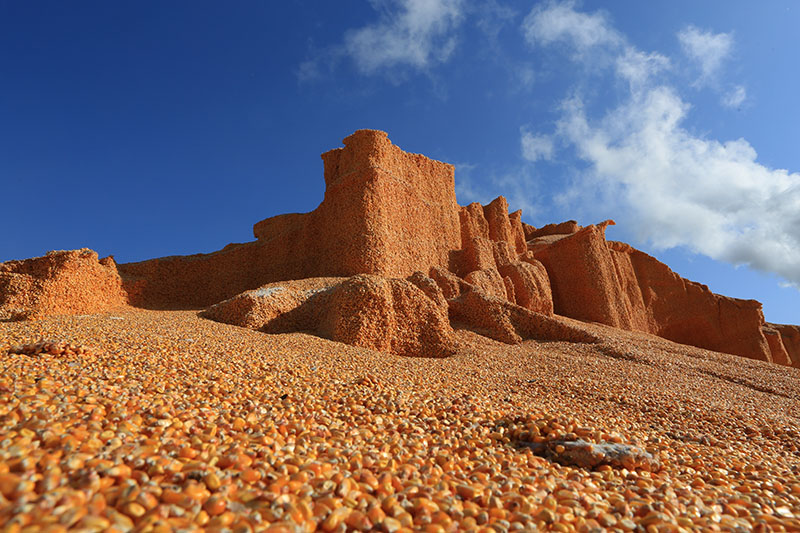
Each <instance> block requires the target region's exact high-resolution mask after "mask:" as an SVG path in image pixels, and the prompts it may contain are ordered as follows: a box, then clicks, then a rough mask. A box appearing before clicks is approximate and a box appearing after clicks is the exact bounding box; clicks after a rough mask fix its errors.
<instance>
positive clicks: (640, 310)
mask: <svg viewBox="0 0 800 533" xmlns="http://www.w3.org/2000/svg"><path fill="white" fill-rule="evenodd" d="M344 144H345V146H344V147H343V148H336V149H334V150H331V151H329V152H326V153H324V154H322V159H323V161H324V167H325V173H324V177H325V185H326V190H325V198H324V200H323V201H322V203H321V204H320V205H319V207H318V208H317V209H315V210H314V211H312V212H311V213H306V214H296V213H292V214H286V215H280V216H277V217H272V218H269V219H266V220H263V221H261V222H259V223H257V224H256V225H255V226H254V229H253V232H254V235H255V236H256V238H257V239H258V240H257V241H255V242H251V243H245V244H231V245H228V246H226V247H225V248H224V249H222V250H220V251H218V252H214V253H212V254H197V255H193V256H182V257H165V258H160V259H153V260H150V261H144V262H140V263H129V264H125V265H120V266H119V268H118V269H117V267H116V265H114V263H113V259H110V258H109V259H106V260H103V261H104V262H98V261H97V258H96V255H93V254H94V252H91V251H90V250H82V251H74V252H58V253H57V254H55V255H52V256H50V255H49V256H47V257H45V258H37V259H33V260H29V261H27V262H9V263H7V264H5V265H0V299H2V300H0V310H2V312H3V313H4V316H9V317H11V316H13V317H14V318H22V319H24V318H25V317H26V316H36V315H40V314H42V313H47V314H57V313H83V312H92V311H98V310H102V309H106V308H108V307H110V306H113V305H116V304H117V303H120V302H121V303H124V301H125V300H127V301H128V302H129V303H130V304H131V305H134V306H136V307H144V308H151V309H185V308H199V307H208V306H212V305H214V304H218V303H219V302H222V301H225V304H224V305H223V306H221V307H217V308H215V309H214V310H211V311H210V313H211V314H209V316H215V315H214V314H215V313H216V314H217V315H216V316H217V319H219V320H223V321H226V322H233V323H236V324H240V325H244V326H248V327H252V324H251V322H257V323H259V324H261V326H260V327H262V328H264V329H265V330H267V331H272V332H286V331H296V330H309V331H315V332H317V333H321V334H326V335H327V336H328V337H330V338H334V339H339V340H343V341H344V340H346V339H349V341H347V342H350V341H352V342H356V343H357V344H359V345H362V346H370V347H373V348H374V347H377V346H379V345H380V346H384V347H385V348H386V349H389V348H391V349H392V350H394V351H395V352H394V353H399V352H398V350H399V349H400V348H399V347H400V346H402V345H403V341H402V340H399V339H402V338H404V337H405V336H406V334H408V333H410V332H413V333H412V337H413V338H414V339H416V340H415V341H413V343H417V344H416V345H415V346H416V347H415V348H413V349H407V350H406V349H405V348H403V349H402V351H404V353H409V354H411V353H415V352H418V351H420V349H421V347H422V346H423V344H424V342H423V341H422V339H424V338H428V339H430V340H431V342H432V343H433V345H436V346H439V345H441V346H444V344H442V343H445V344H446V342H445V337H446V336H447V335H446V334H445V333H447V334H449V332H448V328H450V326H449V325H447V324H444V323H441V322H440V321H439V320H428V318H429V317H428V314H425V315H424V316H420V317H416V318H414V317H411V316H410V314H409V313H410V311H402V310H400V309H399V308H400V307H404V306H406V304H409V305H410V302H411V301H412V300H414V299H415V298H411V297H410V295H411V294H413V293H414V291H413V290H410V286H407V287H406V288H407V289H409V290H408V291H406V290H405V289H402V290H401V289H400V288H399V287H400V286H404V284H406V285H407V284H408V282H407V281H403V280H402V279H401V278H405V277H407V276H410V275H411V274H412V273H413V272H426V271H427V272H431V270H430V269H437V273H436V275H433V274H432V276H433V277H434V278H435V279H436V281H437V283H438V282H440V281H443V280H445V278H451V277H455V276H457V277H458V278H460V280H461V281H456V282H455V284H453V280H452V279H447V280H446V281H447V283H446V284H445V285H442V286H441V287H440V289H441V291H442V292H443V294H446V293H449V292H453V291H455V292H457V293H459V294H461V293H463V290H462V286H461V283H462V281H463V282H466V283H467V284H468V285H472V286H473V287H477V288H478V289H480V290H481V291H482V292H483V293H485V294H483V295H482V296H481V297H480V298H476V297H474V295H472V296H470V297H468V298H467V300H469V301H470V302H472V304H474V305H478V304H481V302H483V304H485V305H487V306H488V307H487V308H486V309H477V308H475V309H467V308H465V307H464V305H463V301H462V302H460V303H459V304H458V305H457V306H456V308H455V312H456V313H457V314H461V315H462V317H468V318H469V319H470V320H468V321H467V323H472V324H478V323H481V324H484V326H486V327H488V329H486V328H484V329H483V330H484V331H493V332H494V333H492V336H493V337H495V338H503V339H506V340H509V341H513V340H515V339H519V338H527V336H526V334H520V331H519V330H520V324H522V323H525V324H530V323H532V321H531V320H529V319H528V318H525V320H522V321H521V322H520V321H519V320H516V319H515V320H516V321H514V320H512V321H511V322H509V320H506V318H503V317H506V316H509V317H527V316H528V315H526V314H525V313H522V312H521V311H520V310H517V309H514V308H513V306H515V305H517V306H520V307H521V308H524V310H527V311H533V312H535V313H539V314H542V315H548V316H551V315H554V314H558V315H562V316H567V317H571V318H576V319H580V320H585V321H592V322H599V323H603V324H607V325H611V326H615V327H618V328H622V329H626V330H635V331H643V332H648V333H653V334H656V335H659V336H661V337H664V338H667V339H671V340H674V341H677V342H681V343H685V344H690V345H693V346H700V347H703V348H707V349H712V350H718V351H723V352H727V353H733V354H737V355H742V356H745V357H749V358H752V359H760V360H764V361H772V362H776V363H778V364H782V365H794V366H800V353H798V352H799V351H800V340H798V330H793V329H791V327H789V326H785V327H781V328H782V329H781V328H777V327H772V326H770V325H767V324H765V323H764V317H763V314H762V312H761V304H760V303H758V302H756V301H754V300H739V299H735V298H726V297H723V296H719V295H716V294H713V293H712V292H711V291H710V290H708V287H706V286H704V285H701V284H699V283H694V282H691V281H688V280H685V279H683V278H681V277H680V276H678V275H677V274H675V273H674V272H672V271H671V270H670V269H669V268H668V267H667V266H666V265H664V264H662V263H660V262H658V261H657V260H655V259H654V258H652V257H650V256H648V255H647V254H644V253H642V252H640V251H638V250H635V249H633V248H632V247H630V246H629V245H627V244H624V243H617V242H608V241H606V239H605V227H606V225H608V224H613V221H606V222H603V223H601V224H598V225H591V226H587V227H584V228H581V227H580V226H579V225H578V224H577V223H576V222H575V221H567V222H563V223H561V224H551V225H548V226H545V227H543V228H540V229H536V228H533V227H532V226H528V225H525V224H523V223H522V221H521V216H522V215H521V212H519V211H516V212H514V213H509V212H508V203H507V201H506V200H505V198H503V197H502V196H500V197H498V198H496V199H495V200H493V201H492V202H490V203H489V204H487V205H485V206H482V205H480V204H477V203H473V204H470V205H468V206H465V207H459V206H458V205H457V204H456V199H455V185H454V174H453V166H452V165H448V164H446V163H441V162H438V161H433V160H431V159H428V158H426V157H425V156H422V155H419V154H410V153H406V152H404V151H403V150H401V149H400V148H399V147H397V146H394V145H393V144H392V143H391V142H390V141H389V138H388V136H387V135H386V133H384V132H381V131H376V130H358V131H356V132H355V133H353V134H352V135H350V136H349V137H347V138H345V139H344ZM526 239H527V240H526ZM26 269H27V270H26ZM28 271H30V272H28ZM117 271H118V272H119V273H120V275H117ZM446 272H449V273H450V274H452V275H453V276H450V274H445V273H446ZM31 273H33V274H32V275H31ZM359 274H368V275H371V276H379V277H380V278H381V279H378V278H370V279H371V281H369V282H365V283H367V284H368V285H371V286H372V288H373V289H375V290H376V291H377V292H376V293H375V294H377V293H379V292H381V291H383V292H385V296H387V295H388V292H386V291H384V290H383V289H380V290H379V289H378V286H381V287H384V288H386V287H388V286H391V287H392V291H391V292H392V294H395V293H396V294H395V296H397V298H399V299H398V300H391V301H390V299H388V296H387V297H380V298H377V299H375V298H372V296H375V294H373V293H371V292H370V291H366V292H363V296H364V297H366V295H367V294H370V295H371V296H370V298H371V299H370V298H368V299H369V301H370V302H372V304H371V305H373V307H369V306H367V307H366V308H365V309H374V310H377V309H383V311H382V312H381V313H382V314H378V315H376V316H373V317H371V318H369V319H367V318H364V317H365V316H366V314H368V312H367V311H366V310H363V312H362V313H361V314H359V315H358V316H359V317H362V318H358V319H357V320H356V319H353V321H349V322H348V320H346V319H345V318H344V317H342V318H341V320H340V321H339V322H338V323H339V324H345V323H348V324H351V325H352V324H356V323H358V324H360V325H359V326H358V327H355V326H353V327H352V328H350V329H348V333H347V334H344V333H342V334H341V335H339V334H338V333H336V334H333V333H330V332H343V331H344V330H342V329H340V328H339V327H338V326H337V327H333V326H330V324H328V326H330V327H328V326H325V327H326V328H328V329H329V330H330V331H329V332H328V333H330V334H328V333H323V330H322V329H320V328H321V327H322V326H320V324H322V323H323V322H324V320H323V319H325V320H327V319H329V318H330V317H332V316H338V315H337V313H339V314H341V313H340V310H337V308H335V306H334V307H324V308H323V307H320V309H312V310H311V312H309V309H311V308H313V307H314V305H312V303H313V302H310V301H306V300H307V299H306V297H305V295H304V294H300V293H296V292H291V291H290V292H289V293H285V294H283V295H282V296H277V297H276V298H273V300H271V303H270V302H267V303H266V305H262V304H264V302H265V301H264V300H263V299H261V298H259V297H254V293H247V291H248V290H252V289H256V288H258V287H260V286H264V285H265V284H270V283H273V284H274V283H275V282H281V283H284V284H289V282H290V281H291V280H302V279H308V278H315V277H351V276H354V275H359ZM120 279H121V280H122V289H123V290H120V287H119V285H120ZM291 283H302V282H294V281H292V282H291ZM420 288H421V289H424V286H421V287H420ZM267 289H268V288H265V289H264V290H267ZM470 290H472V289H470ZM397 291H399V292H397ZM423 292H424V290H423ZM243 293H244V294H243ZM237 294H238V295H240V296H236V295H237ZM356 294H357V291H356V292H353V293H352V294H351V296H354V295H356ZM401 294H402V295H406V296H409V298H406V297H405V296H401ZM426 294H427V293H426ZM256 296H257V295H256ZM483 296H486V297H487V298H488V299H487V298H484V297H483ZM491 298H496V299H499V300H502V301H504V302H506V303H508V304H509V305H510V306H512V307H509V306H507V305H505V303H503V304H502V305H500V306H499V307H498V305H496V302H491ZM230 299H232V300H230ZM446 299H448V300H452V299H453V298H452V297H449V296H448V297H446ZM228 300H230V301H228ZM323 300H325V301H327V300H329V298H326V299H315V300H314V301H318V302H323ZM356 300H358V298H355V299H352V298H351V299H350V300H348V301H347V303H346V304H345V303H344V301H343V300H342V301H339V304H341V309H345V308H358V303H355V302H356ZM434 300H435V298H434ZM379 301H380V302H383V303H380V304H378V302H379ZM419 301H420V302H422V301H424V300H419ZM392 302H394V303H392ZM401 302H405V303H401ZM421 305H422V304H421ZM398 306H399V307H398ZM425 306H428V304H427V303H426V304H425V305H423V307H425ZM435 306H437V307H438V308H444V306H442V305H441V302H435ZM406 307H408V309H409V310H410V309H414V308H416V307H414V306H413V305H410V306H406ZM448 307H449V308H450V311H451V312H453V311H454V308H453V305H451V303H448ZM389 309H393V311H392V313H399V314H397V316H405V318H403V319H402V320H399V321H397V320H394V319H390V318H387V317H388V316H389V315H387V313H388V312H389V311H388V310H389ZM418 309H419V310H422V309H423V308H422V307H419V308H418ZM501 309H502V313H501V315H502V316H498V317H494V318H492V317H491V316H490V315H491V314H492V313H493V312H499V311H500V310H501ZM427 312H428V311H427V310H425V313H427ZM389 314H391V313H389ZM226 315H229V316H226ZM392 316H394V315H392ZM431 316H432V315H431ZM531 316H533V315H531ZM445 322H446V319H445ZM534 322H537V323H544V322H542V321H541V320H540V319H538V318H537V319H536V320H535V321H534ZM555 323H557V321H556V322H552V321H550V322H547V324H555ZM326 324H327V322H326ZM379 324H380V325H379ZM400 324H406V325H408V326H409V329H407V330H404V331H400V330H398V331H390V330H387V329H386V328H393V327H400ZM411 324H415V325H413V326H411ZM426 324H427V325H426ZM489 324H490V325H491V327H489V326H488V325H489ZM426 327H427V329H428V330H429V331H425V329H426ZM482 327H483V326H482ZM547 329H548V330H551V329H552V328H550V326H548V328H547ZM371 330H374V332H377V331H380V334H379V335H377V334H373V333H374V332H373V333H369V331H371ZM557 330H558V328H555V329H554V330H553V331H557ZM536 331H537V332H541V331H542V330H541V328H538V329H536ZM332 335H333V336H332ZM337 335H338V336H337ZM536 338H542V336H541V335H540V334H539V333H537V334H536ZM545 338H549V337H545ZM555 338H558V339H562V338H564V337H563V335H561V333H558V334H557V336H556V337H555ZM366 339H371V340H369V341H367V340H366ZM379 339H380V340H379ZM387 339H395V340H392V341H387ZM440 341H441V342H440ZM413 343H412V344H413ZM422 351H423V352H426V351H429V350H422ZM447 351H448V350H443V351H441V353H446V352H447ZM430 352H431V353H433V352H437V353H438V352H439V350H438V348H437V349H435V350H431V351H430Z"/></svg>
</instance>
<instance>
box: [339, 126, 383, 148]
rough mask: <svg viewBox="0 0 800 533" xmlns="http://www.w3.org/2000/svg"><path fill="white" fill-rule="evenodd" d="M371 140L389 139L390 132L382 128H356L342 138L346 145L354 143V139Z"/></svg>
mask: <svg viewBox="0 0 800 533" xmlns="http://www.w3.org/2000/svg"><path fill="white" fill-rule="evenodd" d="M369 140H372V141H373V142H380V141H389V134H388V133H386V132H385V131H381V130H370V129H362V130H356V131H354V132H353V133H351V134H350V135H348V136H347V137H345V138H344V139H343V140H342V142H343V143H344V145H345V146H350V144H353V143H354V141H360V142H364V141H369ZM389 142H391V141H389Z"/></svg>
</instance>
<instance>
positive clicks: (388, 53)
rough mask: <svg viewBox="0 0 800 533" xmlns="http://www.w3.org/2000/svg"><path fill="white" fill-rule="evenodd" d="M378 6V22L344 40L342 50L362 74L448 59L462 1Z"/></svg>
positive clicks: (403, 0) (409, 0) (410, 0)
mask: <svg viewBox="0 0 800 533" xmlns="http://www.w3.org/2000/svg"><path fill="white" fill-rule="evenodd" d="M378 5H379V7H381V8H383V9H382V15H381V16H380V18H379V20H378V21H377V22H375V23H373V24H370V25H367V26H364V27H362V28H358V29H355V30H350V31H348V32H347V33H346V34H345V37H344V50H345V52H346V54H347V55H348V56H349V57H350V58H352V60H353V61H354V62H355V64H356V66H357V68H358V69H359V70H360V71H361V72H362V73H364V74H373V73H375V72H376V71H378V70H380V69H383V68H391V67H396V66H407V67H412V68H416V69H425V68H427V67H428V66H430V65H432V64H435V63H440V62H442V61H445V60H447V58H448V57H450V54H451V53H452V52H453V50H454V49H455V46H456V37H455V35H454V30H455V28H457V27H458V25H459V24H460V23H461V20H462V15H463V13H462V9H463V6H462V2H461V0H395V1H392V2H380V3H379V4H378Z"/></svg>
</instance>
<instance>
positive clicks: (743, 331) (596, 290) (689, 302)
mask: <svg viewBox="0 0 800 533" xmlns="http://www.w3.org/2000/svg"><path fill="white" fill-rule="evenodd" d="M611 223H613V222H611ZM604 224H605V223H604ZM604 224H600V225H597V226H587V227H585V228H582V229H581V230H579V231H577V232H576V233H573V234H570V235H565V236H563V237H560V238H554V237H557V236H550V237H545V238H550V239H554V240H552V241H551V242H549V243H548V244H547V245H546V246H543V245H542V242H541V239H542V238H543V237H539V238H538V239H535V240H534V241H533V242H534V246H533V249H534V250H535V252H534V254H535V257H536V259H538V260H539V261H541V262H542V263H543V264H544V266H545V267H546V269H547V274H548V276H549V278H550V283H551V288H552V293H553V304H554V310H555V312H556V313H557V314H561V315H565V316H569V317H573V318H578V319H581V320H588V321H593V322H600V323H603V324H608V325H611V326H615V327H619V328H623V329H628V330H637V331H644V332H648V333H653V334H656V335H659V336H661V337H664V338H667V339H670V340H674V341H676V342H681V343H685V344H691V345H693V346H699V347H704V348H708V349H711V350H717V351H721V352H726V353H733V354H736V355H742V356H745V357H749V358H752V359H760V360H763V361H772V355H771V352H770V348H769V344H768V343H767V339H766V338H765V337H764V334H763V333H762V330H761V328H762V327H763V326H764V315H763V313H762V312H761V304H760V303H759V302H757V301H755V300H740V299H736V298H728V297H725V296H720V295H718V294H714V293H712V292H711V291H710V290H709V289H708V287H706V286H705V285H701V284H700V283H694V282H692V281H688V280H686V279H684V278H682V277H680V276H678V275H677V274H675V273H674V272H673V271H672V270H670V269H669V267H667V266H666V265H664V264H663V263H661V262H659V261H657V260H656V259H654V258H653V257H650V256H649V255H647V254H645V253H643V252H640V251H638V250H636V249H634V248H633V247H631V246H629V245H627V244H624V243H619V242H613V241H612V242H608V241H606V239H605V226H604Z"/></svg>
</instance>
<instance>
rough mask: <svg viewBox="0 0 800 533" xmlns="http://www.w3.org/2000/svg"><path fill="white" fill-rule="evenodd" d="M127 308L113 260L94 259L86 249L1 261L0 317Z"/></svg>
mask: <svg viewBox="0 0 800 533" xmlns="http://www.w3.org/2000/svg"><path fill="white" fill-rule="evenodd" d="M126 304H127V296H126V294H125V292H124V291H123V290H122V283H121V280H120V277H119V274H117V268H116V264H115V263H114V259H113V258H112V257H106V258H104V259H98V257H97V253H95V252H93V251H91V250H89V249H86V248H84V249H82V250H70V251H53V252H48V254H47V255H45V256H43V257H35V258H33V259H26V260H23V261H8V262H6V263H0V318H3V317H5V318H10V319H16V320H19V319H30V318H38V317H43V316H47V315H56V314H84V313H97V312H100V311H105V310H108V309H113V308H115V307H119V306H124V305H126Z"/></svg>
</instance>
